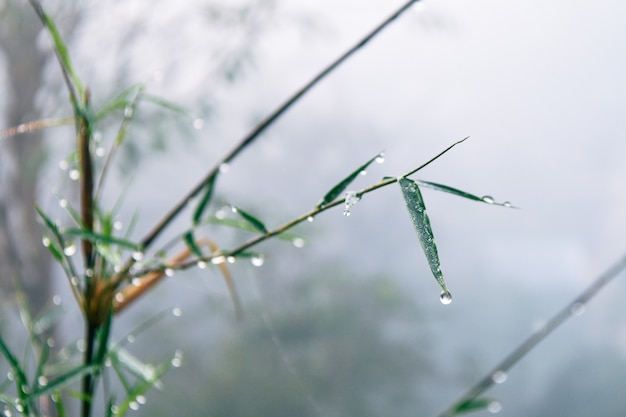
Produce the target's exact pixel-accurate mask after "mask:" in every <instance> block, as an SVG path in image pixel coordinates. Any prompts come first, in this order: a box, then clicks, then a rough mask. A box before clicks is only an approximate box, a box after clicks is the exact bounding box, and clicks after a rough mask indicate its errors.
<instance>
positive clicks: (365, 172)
mask: <svg viewBox="0 0 626 417" xmlns="http://www.w3.org/2000/svg"><path fill="white" fill-rule="evenodd" d="M359 174H361V175H367V171H366V170H363V171H361V172H359Z"/></svg>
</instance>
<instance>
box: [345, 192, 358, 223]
mask: <svg viewBox="0 0 626 417" xmlns="http://www.w3.org/2000/svg"><path fill="white" fill-rule="evenodd" d="M359 200H361V197H360V196H359V195H358V194H357V192H356V191H348V192H346V198H345V204H344V208H343V215H344V216H346V217H347V216H349V215H350V209H351V208H352V207H353V206H354V205H355V204H356V203H358V202H359Z"/></svg>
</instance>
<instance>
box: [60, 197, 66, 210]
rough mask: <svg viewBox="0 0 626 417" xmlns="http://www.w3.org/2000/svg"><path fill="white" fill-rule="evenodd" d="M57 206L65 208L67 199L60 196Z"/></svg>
mask: <svg viewBox="0 0 626 417" xmlns="http://www.w3.org/2000/svg"><path fill="white" fill-rule="evenodd" d="M59 206H60V207H62V208H66V207H67V200H66V199H64V198H62V199H60V200H59Z"/></svg>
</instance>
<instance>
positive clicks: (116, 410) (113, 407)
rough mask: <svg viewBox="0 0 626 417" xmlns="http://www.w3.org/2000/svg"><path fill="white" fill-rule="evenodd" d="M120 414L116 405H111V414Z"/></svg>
mask: <svg viewBox="0 0 626 417" xmlns="http://www.w3.org/2000/svg"><path fill="white" fill-rule="evenodd" d="M119 412H120V408H119V407H118V406H117V405H111V414H113V415H117V413H119Z"/></svg>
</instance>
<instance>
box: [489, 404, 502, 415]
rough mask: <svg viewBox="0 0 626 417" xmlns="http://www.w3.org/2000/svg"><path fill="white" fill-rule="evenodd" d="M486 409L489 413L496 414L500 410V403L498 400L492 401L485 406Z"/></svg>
mask: <svg viewBox="0 0 626 417" xmlns="http://www.w3.org/2000/svg"><path fill="white" fill-rule="evenodd" d="M487 411H489V412H490V413H491V414H497V413H499V412H500V411H502V404H500V402H499V401H492V402H490V403H489V405H488V406H487Z"/></svg>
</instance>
